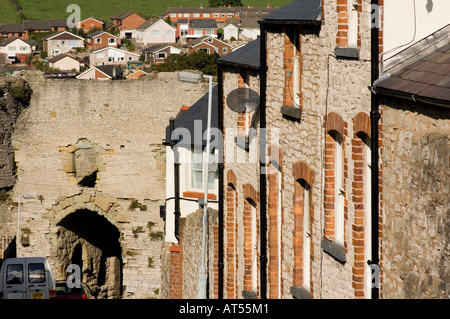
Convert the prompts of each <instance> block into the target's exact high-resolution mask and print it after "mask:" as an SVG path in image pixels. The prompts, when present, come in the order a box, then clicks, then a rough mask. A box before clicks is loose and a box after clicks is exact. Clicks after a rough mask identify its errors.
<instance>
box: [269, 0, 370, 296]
mask: <svg viewBox="0 0 450 319" xmlns="http://www.w3.org/2000/svg"><path fill="white" fill-rule="evenodd" d="M323 3H324V12H323V15H324V21H323V23H322V24H321V26H320V28H318V29H313V28H311V29H309V30H308V29H307V28H303V29H301V30H300V31H299V32H300V34H301V35H300V36H299V39H298V41H299V45H298V54H299V55H300V58H299V59H300V62H299V69H300V74H301V76H300V78H301V80H300V83H299V86H300V88H299V91H300V101H299V103H298V104H294V103H293V100H294V96H293V89H291V90H286V89H285V88H286V86H288V85H290V86H293V79H292V78H293V71H292V70H294V68H293V63H294V59H295V57H296V55H295V51H294V50H295V49H293V46H294V43H295V41H297V40H295V39H294V38H295V33H294V32H295V30H294V27H292V26H285V27H283V26H281V27H280V26H270V27H268V33H267V47H268V51H267V64H268V71H267V98H266V105H267V127H268V128H269V130H268V133H269V134H270V132H271V130H272V129H274V128H278V129H279V136H280V141H279V145H278V148H279V153H280V159H279V162H280V173H278V174H279V177H276V178H273V177H270V176H269V177H268V199H267V201H268V214H269V215H270V214H273V215H274V217H272V218H273V220H274V221H275V216H276V215H277V214H281V218H280V219H281V247H280V253H281V266H277V263H276V262H273V265H274V267H273V268H272V269H270V268H269V271H274V272H275V274H276V275H275V276H276V277H278V278H279V279H277V281H280V282H279V283H278V282H277V284H278V285H279V287H280V289H278V287H277V286H276V285H272V286H271V290H273V291H275V292H274V293H272V292H270V294H271V298H292V297H293V295H295V294H296V293H295V292H296V291H299V290H301V289H302V288H304V289H305V290H306V291H307V294H309V295H310V296H311V297H313V298H355V297H356V296H357V293H356V291H358V290H359V289H360V283H361V282H360V280H363V279H361V278H359V277H358V276H359V275H360V274H362V278H364V272H367V270H365V269H364V265H365V263H364V262H363V263H361V258H362V259H364V260H367V259H368V258H367V257H368V256H365V257H364V254H362V255H361V253H360V250H359V249H360V248H359V247H358V248H357V247H356V243H357V241H355V238H354V235H355V233H354V225H355V222H356V221H358V218H357V216H358V215H357V213H356V209H357V207H361V205H359V206H358V205H357V203H356V201H357V200H359V197H358V198H356V197H354V196H352V191H353V189H352V187H353V185H354V181H355V178H356V177H355V166H354V160H355V157H354V156H353V154H352V152H353V143H355V141H354V139H355V136H356V135H355V134H356V133H357V132H356V130H355V128H354V125H353V124H354V122H355V118H356V117H357V115H358V114H359V113H361V112H362V113H365V114H366V115H367V116H368V114H369V110H370V91H369V90H368V89H367V87H368V86H369V85H370V61H369V60H368V59H369V58H370V29H369V26H368V25H367V24H366V23H364V21H367V19H368V18H369V12H370V10H369V6H370V1H360V2H359V3H360V8H359V11H360V13H359V15H360V21H361V23H360V25H359V33H360V35H359V45H358V53H359V58H358V59H348V58H344V57H340V56H337V55H336V54H335V47H336V37H338V36H339V35H338V21H341V18H345V16H341V15H339V16H338V13H337V10H336V6H337V4H336V2H335V1H327V0H326V1H324V2H323ZM297 34H298V33H297ZM289 95H290V96H289ZM286 107H288V108H290V109H288V110H289V112H286ZM293 109H294V110H293ZM294 111H295V112H294ZM298 111H300V112H298ZM292 114H297V116H295V117H292V116H291V115H292ZM338 122H339V123H340V124H339V125H338V126H336V125H335V123H338ZM356 122H358V120H356ZM338 131H339V132H340V134H341V135H342V138H343V143H342V148H343V191H344V194H345V195H344V196H345V198H344V205H345V206H344V214H343V218H344V221H343V232H344V234H343V238H344V240H343V243H342V244H341V246H342V251H343V254H344V256H345V261H342V260H341V261H338V260H337V259H336V258H335V257H336V256H335V255H333V254H329V253H328V252H326V251H324V250H323V249H322V246H321V245H322V241H323V240H327V241H328V240H329V241H334V237H333V236H329V235H330V233H329V232H328V231H329V230H334V218H335V204H334V195H332V194H334V187H335V186H334V185H335V184H334V169H333V167H334V166H331V165H328V164H326V163H325V161H326V157H331V158H334V156H335V153H334V151H333V150H331V149H327V144H326V141H328V140H329V139H330V137H331V136H333V134H335V132H338ZM278 178H281V192H279V193H277V192H276V190H277V189H278V187H277V184H276V183H277V179H278ZM274 185H276V186H274ZM305 185H306V186H305ZM271 189H272V190H273V191H272V192H271V191H270V190H271ZM305 189H309V198H308V200H309V215H310V217H309V218H310V220H309V222H310V225H311V230H310V238H311V246H310V247H309V248H305V247H304V246H303V242H304V238H305V237H304V236H303V234H304V231H305V229H304V214H305V212H304V205H305V201H306V199H305V198H303V196H304V190H305ZM330 191H331V192H332V193H330ZM361 195H362V198H364V196H365V194H361ZM280 196H281V198H280ZM326 196H329V199H330V200H332V202H331V203H328V202H326ZM278 201H279V203H281V207H278V206H279V204H277V203H278ZM271 205H272V207H271ZM271 209H272V211H271ZM325 214H328V215H327V216H325ZM269 218H270V216H269ZM276 225H277V223H272V224H270V226H269V229H268V232H269V234H270V233H271V232H273V233H274V234H276V233H277V231H276V229H274V228H275V227H276ZM329 228H330V229H329ZM276 237H277V236H273V240H272V241H270V239H269V244H268V245H269V247H271V246H272V247H276V246H278V245H279V244H278V241H277V238H276ZM304 249H308V250H309V255H310V265H309V267H310V279H309V281H308V282H306V281H305V277H304V276H305V274H304V273H303V269H305V266H306V265H304V263H303V262H304V258H303V256H304V255H303V252H304ZM272 253H274V254H278V253H277V251H276V250H275V249H274V250H273V252H272ZM270 258H271V257H270V255H269V263H270ZM276 258H278V256H276ZM361 265H362V266H361ZM358 267H362V269H359V268H358ZM357 268H358V269H357ZM280 272H281V273H280ZM355 274H358V276H355ZM306 278H308V277H306ZM275 282H276V281H275ZM278 290H279V291H278ZM358 296H360V295H358Z"/></svg>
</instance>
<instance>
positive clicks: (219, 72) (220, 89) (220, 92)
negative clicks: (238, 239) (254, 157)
mask: <svg viewBox="0 0 450 319" xmlns="http://www.w3.org/2000/svg"><path fill="white" fill-rule="evenodd" d="M217 76H218V77H217V82H218V83H217V84H218V97H219V98H218V104H219V107H218V112H219V113H218V114H217V118H218V122H219V123H218V128H219V130H220V131H221V132H222V141H223V140H224V138H223V69H222V65H220V64H218V65H217ZM223 144H224V143H222V147H220V148H219V264H218V265H217V266H218V269H219V287H218V288H219V295H218V299H223V267H224V264H223V190H224V187H223V170H224V163H223V159H224V156H223V147H224V145H223Z"/></svg>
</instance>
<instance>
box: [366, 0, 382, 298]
mask: <svg viewBox="0 0 450 319" xmlns="http://www.w3.org/2000/svg"><path fill="white" fill-rule="evenodd" d="M371 5H372V7H374V6H378V5H379V3H378V0H371ZM378 18H381V17H376V18H375V19H378ZM375 22H378V21H375ZM370 38H371V53H370V54H371V56H370V60H371V86H372V87H374V85H375V83H376V81H377V80H378V77H379V75H380V70H379V57H380V54H379V28H378V23H375V24H374V25H373V26H372V28H371V35H370ZM380 117H381V115H380V110H379V101H378V96H377V95H376V94H375V92H374V90H371V105H370V137H371V139H370V144H371V145H370V147H371V163H372V169H371V190H372V202H371V215H372V216H371V221H372V229H371V233H372V234H371V235H372V239H371V241H372V256H371V260H370V261H367V263H368V264H369V265H375V266H376V267H377V268H378V270H379V269H380V268H379V263H380V259H379V225H378V223H379V208H380V207H379V200H380V196H379V195H380V194H379V188H378V187H379V185H378V180H379V153H378V151H379V147H378V138H379V132H378V123H379V120H380ZM374 273H375V274H377V273H378V274H380V272H379V271H378V272H377V271H375V272H374ZM379 282H380V281H379V280H377V278H375V283H379ZM372 299H375V300H377V299H379V287H378V285H376V284H372Z"/></svg>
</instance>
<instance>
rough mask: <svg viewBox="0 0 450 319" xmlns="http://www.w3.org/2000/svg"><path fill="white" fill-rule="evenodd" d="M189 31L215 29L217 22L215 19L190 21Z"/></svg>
mask: <svg viewBox="0 0 450 319" xmlns="http://www.w3.org/2000/svg"><path fill="white" fill-rule="evenodd" d="M190 28H191V29H216V28H217V22H216V20H215V19H192V20H191V22H190Z"/></svg>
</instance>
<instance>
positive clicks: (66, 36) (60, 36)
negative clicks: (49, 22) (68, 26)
mask: <svg viewBox="0 0 450 319" xmlns="http://www.w3.org/2000/svg"><path fill="white" fill-rule="evenodd" d="M49 39H52V40H84V39H83V38H81V37H79V36H77V35H75V34H73V33H70V32H68V31H58V32H55V33H52V34H50V35H48V36H46V37H45V38H42V40H44V41H45V40H49Z"/></svg>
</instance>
